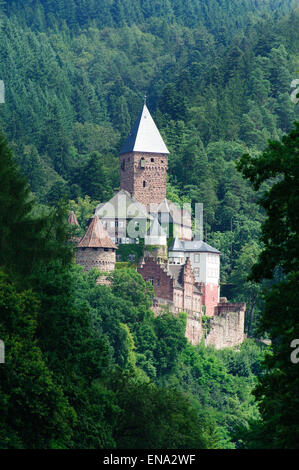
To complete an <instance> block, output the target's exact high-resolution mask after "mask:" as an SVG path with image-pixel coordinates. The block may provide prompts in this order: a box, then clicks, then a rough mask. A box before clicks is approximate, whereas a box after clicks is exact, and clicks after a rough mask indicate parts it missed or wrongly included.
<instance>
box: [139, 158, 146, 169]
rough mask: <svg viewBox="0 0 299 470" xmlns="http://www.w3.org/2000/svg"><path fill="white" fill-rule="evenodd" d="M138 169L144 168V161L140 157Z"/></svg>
mask: <svg viewBox="0 0 299 470" xmlns="http://www.w3.org/2000/svg"><path fill="white" fill-rule="evenodd" d="M140 168H145V159H144V157H142V158H141V159H140Z"/></svg>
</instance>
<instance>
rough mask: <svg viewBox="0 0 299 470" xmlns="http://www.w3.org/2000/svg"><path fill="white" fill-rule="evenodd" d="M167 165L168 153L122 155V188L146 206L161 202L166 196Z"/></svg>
mask: <svg viewBox="0 0 299 470" xmlns="http://www.w3.org/2000/svg"><path fill="white" fill-rule="evenodd" d="M141 160H142V163H141ZM167 167H168V156H167V154H162V153H161V154H160V153H143V152H132V153H126V154H123V155H121V156H120V188H121V189H125V190H126V191H128V192H129V193H130V194H132V195H133V196H134V197H135V198H136V199H137V200H138V201H139V202H141V203H142V204H145V205H146V206H148V205H149V204H160V203H161V202H162V201H163V199H165V198H166V174H167Z"/></svg>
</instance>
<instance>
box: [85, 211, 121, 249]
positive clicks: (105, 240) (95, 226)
mask: <svg viewBox="0 0 299 470" xmlns="http://www.w3.org/2000/svg"><path fill="white" fill-rule="evenodd" d="M77 248H114V249H115V250H116V249H117V246H116V245H114V243H113V241H112V240H111V238H110V237H109V235H108V232H107V230H106V229H105V228H104V227H103V225H102V223H101V221H100V219H99V218H98V216H97V215H95V216H94V217H93V219H92V220H91V222H90V224H89V227H88V229H87V232H86V233H85V235H83V237H82V238H81V240H80V242H79V243H78V245H77Z"/></svg>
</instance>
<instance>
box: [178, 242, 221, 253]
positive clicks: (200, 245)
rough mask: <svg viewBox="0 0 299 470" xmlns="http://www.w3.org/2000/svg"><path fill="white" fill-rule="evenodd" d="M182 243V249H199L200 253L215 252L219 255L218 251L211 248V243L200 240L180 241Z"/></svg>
mask: <svg viewBox="0 0 299 470" xmlns="http://www.w3.org/2000/svg"><path fill="white" fill-rule="evenodd" d="M182 243H183V245H184V251H199V252H201V253H204V252H207V253H217V254H218V255H220V254H221V253H220V251H218V250H216V248H213V247H212V246H211V245H208V244H207V243H205V242H203V241H202V240H192V241H182Z"/></svg>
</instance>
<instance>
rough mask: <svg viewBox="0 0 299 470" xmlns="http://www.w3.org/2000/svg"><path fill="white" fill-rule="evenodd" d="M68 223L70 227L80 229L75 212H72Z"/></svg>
mask: <svg viewBox="0 0 299 470" xmlns="http://www.w3.org/2000/svg"><path fill="white" fill-rule="evenodd" d="M67 223H68V224H70V225H78V227H80V225H79V222H78V220H77V217H76V214H75V212H74V211H71V212H70V215H69V218H68V219H67Z"/></svg>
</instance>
